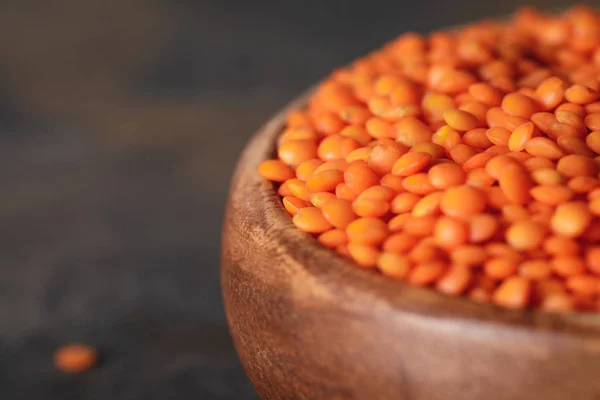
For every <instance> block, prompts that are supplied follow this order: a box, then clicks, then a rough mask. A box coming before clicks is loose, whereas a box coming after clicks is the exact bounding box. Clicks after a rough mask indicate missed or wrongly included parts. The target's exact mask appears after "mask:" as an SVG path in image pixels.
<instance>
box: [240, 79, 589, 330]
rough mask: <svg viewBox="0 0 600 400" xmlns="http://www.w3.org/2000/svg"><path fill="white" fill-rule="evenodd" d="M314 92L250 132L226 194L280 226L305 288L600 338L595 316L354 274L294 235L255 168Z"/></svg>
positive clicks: (467, 319) (419, 312)
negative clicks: (234, 195)
mask: <svg viewBox="0 0 600 400" xmlns="http://www.w3.org/2000/svg"><path fill="white" fill-rule="evenodd" d="M315 88H316V86H313V87H311V88H310V89H308V90H306V91H305V92H303V93H302V94H300V95H299V96H297V97H295V98H294V99H293V100H292V101H291V102H289V103H288V104H287V105H286V106H284V107H283V108H282V109H281V110H280V111H278V112H277V113H276V114H275V115H273V116H272V117H271V118H269V120H268V121H267V122H266V123H265V124H264V125H263V126H262V127H261V128H260V129H259V130H258V131H257V132H256V134H255V135H254V136H253V138H252V139H251V140H250V142H249V143H248V144H247V146H246V148H245V150H244V151H243V153H242V156H241V158H240V160H239V161H238V164H237V167H236V173H235V175H234V178H233V180H232V193H234V192H235V191H238V192H242V193H240V196H250V197H254V198H258V203H256V204H259V205H260V204H264V206H265V207H264V210H262V211H261V212H264V217H265V219H268V220H275V221H277V224H278V225H279V222H281V225H280V228H279V227H278V228H277V229H279V231H278V232H277V233H278V241H279V243H278V249H279V251H281V252H285V253H287V254H288V255H289V257H291V259H292V260H293V261H295V263H294V264H295V265H296V268H299V269H300V270H302V273H303V277H304V278H305V279H310V280H311V284H313V285H317V286H319V287H320V290H329V291H333V292H337V291H344V292H345V293H346V294H349V295H352V296H358V297H360V298H361V299H363V300H364V299H368V301H370V302H372V303H374V304H375V303H376V304H377V305H378V306H382V307H385V308H391V309H393V311H394V312H400V313H403V314H410V315H412V316H418V317H421V318H427V319H437V320H439V319H440V318H443V319H444V320H447V321H448V320H449V321H451V322H459V321H460V323H461V325H465V324H466V325H473V326H477V327H485V326H492V325H493V326H495V327H498V326H499V325H501V326H504V327H510V328H511V329H519V330H523V331H526V332H530V333H531V331H543V332H545V333H548V334H560V335H564V334H568V335H574V336H578V337H581V336H584V337H589V336H592V337H597V336H598V335H600V314H596V313H591V312H568V313H549V312H544V311H541V310H539V309H523V310H521V309H519V310H515V309H507V308H503V307H499V306H495V305H493V304H481V303H477V302H475V301H472V300H469V299H467V298H465V297H463V296H448V295H444V294H442V293H439V292H437V291H435V290H433V289H431V288H420V287H414V286H410V285H408V284H405V283H404V282H399V281H395V280H393V279H390V278H387V277H385V276H383V275H382V274H380V273H377V272H376V271H373V270H372V269H364V268H360V267H359V266H357V265H356V264H354V263H353V262H352V261H350V260H348V259H346V258H343V257H342V256H340V255H338V254H337V253H335V252H333V251H332V250H331V249H328V248H326V247H324V246H322V245H321V244H320V243H318V241H317V240H316V239H315V238H314V237H312V235H310V234H307V233H305V232H302V231H300V230H298V229H297V228H296V227H295V226H294V225H293V223H292V219H291V218H290V216H289V214H288V213H287V212H286V211H285V209H284V207H283V205H282V203H281V200H280V198H279V196H278V195H277V193H276V192H275V189H274V185H273V184H272V183H271V182H269V181H267V180H265V179H264V178H263V177H262V176H261V175H260V174H259V172H258V165H259V164H260V163H261V162H262V161H264V160H267V159H269V158H271V157H272V156H273V155H274V153H275V150H276V141H277V140H276V139H277V137H278V136H279V134H280V133H281V132H282V131H283V129H284V127H285V122H286V119H287V116H288V114H289V113H290V112H291V111H293V110H298V109H302V108H304V107H305V106H306V105H307V103H308V100H309V99H310V96H311V95H312V94H313V93H314V91H315ZM261 202H262V203H261ZM250 203H251V202H248V204H250ZM265 229H270V228H269V227H267V228H265ZM325 265H326V267H324V266H325Z"/></svg>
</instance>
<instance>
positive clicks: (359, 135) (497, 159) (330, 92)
mask: <svg viewBox="0 0 600 400" xmlns="http://www.w3.org/2000/svg"><path fill="white" fill-rule="evenodd" d="M578 10H579V11H578ZM597 32H600V15H598V14H595V13H594V12H593V11H589V10H587V11H584V12H583V11H581V9H577V8H575V9H574V10H572V11H569V12H567V13H565V14H564V15H559V16H550V15H544V14H542V13H537V12H535V13H531V12H530V13H525V12H521V13H519V14H518V15H517V17H515V18H514V19H513V20H512V21H509V22H506V23H505V24H504V25H501V24H499V23H495V22H494V23H491V22H490V23H488V22H484V23H480V24H477V25H476V26H470V27H465V28H464V29H458V30H457V31H456V32H452V33H443V32H438V33H435V34H433V35H431V37H430V38H425V37H422V36H419V35H413V34H407V35H404V36H402V37H401V38H399V39H397V40H395V41H393V42H392V43H391V44H390V45H389V46H385V47H384V48H383V49H381V50H380V51H377V52H376V53H374V54H373V55H371V56H367V57H364V58H362V59H360V60H358V61H357V62H355V63H353V64H352V65H351V66H350V67H348V68H341V69H338V70H336V71H335V72H334V73H333V74H332V75H331V77H330V78H329V79H327V80H325V82H323V83H322V84H321V85H320V86H319V88H318V89H317V91H316V93H315V95H314V96H313V97H312V98H311V100H310V101H309V105H308V107H307V108H306V109H305V110H296V111H293V112H291V113H290V114H289V116H288V118H287V123H286V128H285V129H284V131H283V132H282V134H281V135H280V137H279V139H278V141H277V144H278V147H277V157H276V159H272V160H266V161H263V162H262V163H261V164H260V165H259V166H258V170H259V172H260V174H261V175H262V176H263V177H264V178H266V179H268V180H270V181H272V182H274V183H276V184H277V185H278V186H277V193H278V195H279V196H281V197H282V202H283V206H284V207H285V209H286V210H287V212H288V213H289V214H290V215H292V216H293V217H292V220H293V222H294V224H295V225H296V227H298V228H299V229H300V230H303V231H305V232H309V233H312V234H314V235H315V236H316V237H317V239H318V241H319V242H320V243H321V244H322V245H323V246H325V247H328V248H331V249H334V250H335V251H336V252H337V253H338V254H341V255H342V256H344V257H349V258H351V259H353V260H354V261H355V262H356V264H358V265H359V266H362V267H365V268H376V269H378V270H379V271H380V272H381V273H382V274H384V275H386V276H388V277H390V278H392V279H398V280H402V281H405V282H407V283H408V284H411V285H417V286H430V287H432V288H435V289H436V290H438V291H440V292H442V293H444V294H447V295H465V296H467V297H469V298H470V299H473V300H475V301H479V302H485V303H487V302H492V303H495V304H497V305H500V306H504V307H508V308H525V307H539V308H540V309H542V310H546V311H550V312H565V311H573V310H595V311H600V246H599V245H597V243H598V242H599V241H600V175H599V172H600V83H599V82H598V81H597V79H596V78H597V76H596V75H597V71H598V66H600V49H599V46H600V42H599V41H598V40H597V39H596V36H597V34H596V33H597Z"/></svg>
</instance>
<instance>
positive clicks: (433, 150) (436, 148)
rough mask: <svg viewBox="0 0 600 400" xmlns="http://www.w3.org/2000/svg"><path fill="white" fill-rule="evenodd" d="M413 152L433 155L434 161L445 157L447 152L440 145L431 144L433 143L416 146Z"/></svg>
mask: <svg viewBox="0 0 600 400" xmlns="http://www.w3.org/2000/svg"><path fill="white" fill-rule="evenodd" d="M411 151H419V152H422V153H427V154H429V155H431V159H432V160H438V159H440V158H441V157H444V155H445V154H446V150H445V149H444V148H443V147H442V146H440V145H439V144H435V143H431V142H424V143H419V144H416V145H414V146H413V148H412V149H411Z"/></svg>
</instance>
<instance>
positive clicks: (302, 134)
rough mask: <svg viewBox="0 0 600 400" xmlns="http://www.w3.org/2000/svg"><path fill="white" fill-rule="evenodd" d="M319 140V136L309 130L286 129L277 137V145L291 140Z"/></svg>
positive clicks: (305, 128)
mask: <svg viewBox="0 0 600 400" xmlns="http://www.w3.org/2000/svg"><path fill="white" fill-rule="evenodd" d="M318 138H319V135H318V134H317V133H316V132H315V131H314V130H313V129H311V128H308V127H298V128H288V129H286V130H285V131H284V132H283V133H282V134H281V136H280V137H279V145H282V144H283V143H286V142H289V141H292V140H312V141H315V140H317V139H318Z"/></svg>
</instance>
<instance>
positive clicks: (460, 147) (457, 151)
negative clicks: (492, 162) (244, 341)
mask: <svg viewBox="0 0 600 400" xmlns="http://www.w3.org/2000/svg"><path fill="white" fill-rule="evenodd" d="M474 155H475V151H474V150H473V149H472V148H471V147H469V146H467V145H466V144H462V143H461V144H457V145H456V146H454V147H452V148H451V149H450V157H451V158H452V160H454V162H455V163H457V164H458V165H464V164H465V163H466V162H467V161H468V160H469V159H471V158H472V157H473V156H474Z"/></svg>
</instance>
